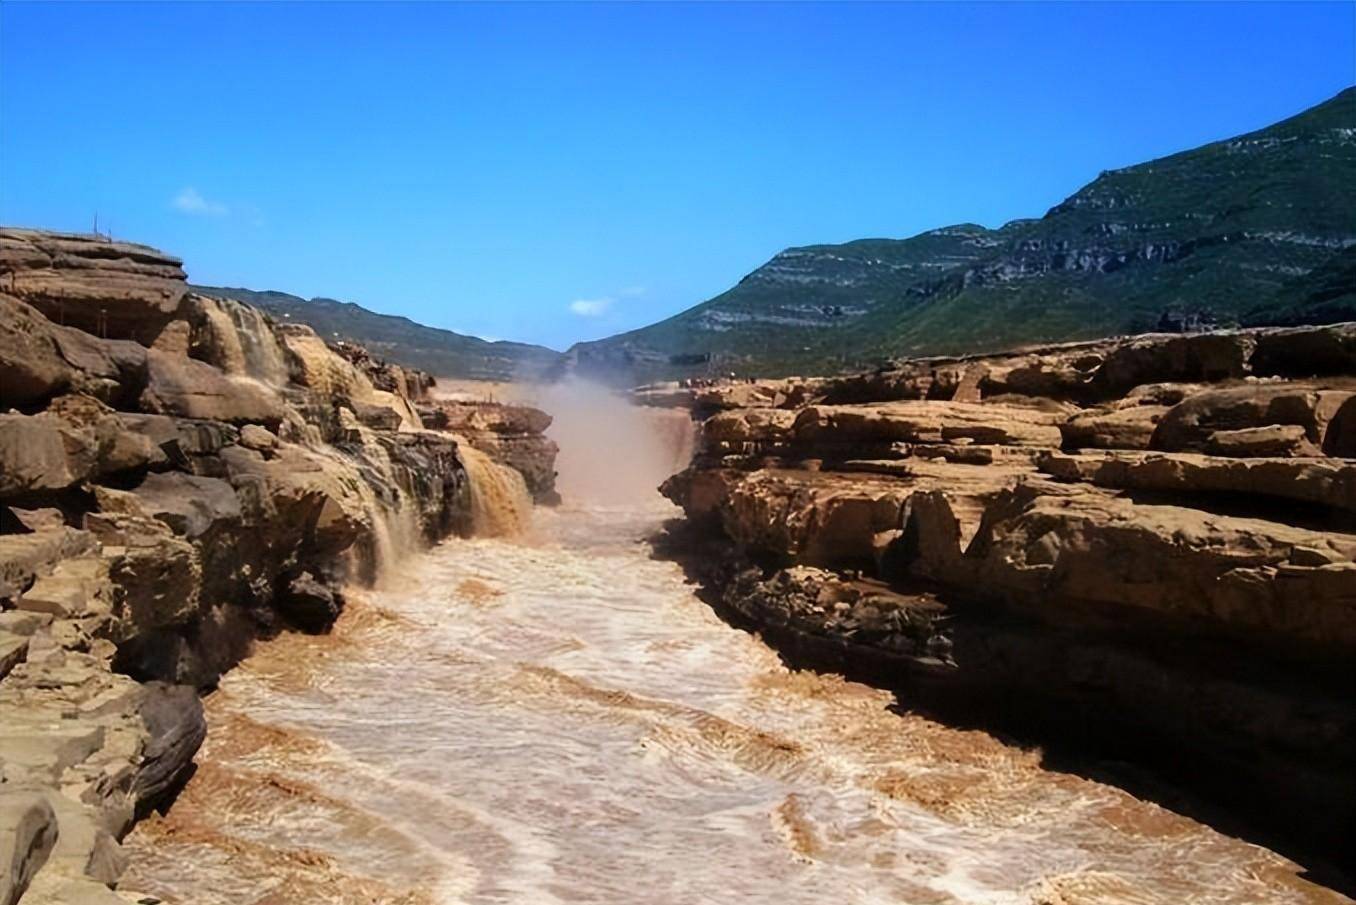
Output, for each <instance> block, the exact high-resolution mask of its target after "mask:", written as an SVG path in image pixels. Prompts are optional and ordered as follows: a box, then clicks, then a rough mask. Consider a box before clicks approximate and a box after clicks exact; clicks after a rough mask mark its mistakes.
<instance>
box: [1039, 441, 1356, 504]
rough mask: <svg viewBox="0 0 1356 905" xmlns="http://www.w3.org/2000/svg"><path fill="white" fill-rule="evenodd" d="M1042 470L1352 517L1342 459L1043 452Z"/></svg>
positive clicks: (1347, 468)
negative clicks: (1306, 505)
mask: <svg viewBox="0 0 1356 905" xmlns="http://www.w3.org/2000/svg"><path fill="white" fill-rule="evenodd" d="M1040 467H1041V469H1042V470H1043V471H1045V472H1046V473H1048V474H1051V475H1053V476H1055V477H1057V478H1060V479H1062V480H1070V481H1086V482H1088V483H1091V484H1096V485H1098V486H1100V487H1113V488H1120V489H1126V490H1149V491H1158V492H1163V493H1172V494H1177V495H1178V499H1179V500H1180V501H1181V502H1182V503H1183V504H1184V505H1185V504H1190V503H1191V502H1193V500H1192V495H1193V494H1234V495H1238V496H1249V497H1261V498H1265V499H1272V500H1294V501H1297V502H1303V503H1309V504H1314V505H1318V506H1325V507H1328V506H1330V507H1333V508H1336V509H1343V510H1346V511H1348V512H1356V463H1353V462H1351V461H1350V460H1342V459H1291V458H1280V459H1265V458H1247V459H1233V458H1224V457H1219V456H1203V455H1198V454H1194V453H1141V452H1116V453H1103V454H1100V455H1095V454H1089V455H1069V454H1065V453H1054V452H1052V453H1047V454H1045V455H1043V456H1042V457H1041V460H1040Z"/></svg>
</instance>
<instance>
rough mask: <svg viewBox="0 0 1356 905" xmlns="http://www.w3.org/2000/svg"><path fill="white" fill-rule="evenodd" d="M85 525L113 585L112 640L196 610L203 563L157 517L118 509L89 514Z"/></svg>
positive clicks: (182, 618) (186, 616) (184, 618)
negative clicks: (97, 545) (114, 619)
mask: <svg viewBox="0 0 1356 905" xmlns="http://www.w3.org/2000/svg"><path fill="white" fill-rule="evenodd" d="M85 527H86V529H87V530H88V531H89V532H90V533H91V534H93V535H94V536H95V537H97V538H98V539H99V541H100V543H102V545H103V549H102V556H103V557H104V558H105V559H107V560H108V567H109V579H110V581H111V582H112V584H113V586H114V589H115V595H114V599H115V611H114V612H115V615H116V617H117V623H116V624H115V628H114V630H113V639H114V640H115V641H121V640H125V639H128V638H131V637H133V636H134V635H136V634H138V633H140V632H146V631H149V630H151V629H154V628H159V627H162V626H167V625H176V624H180V623H183V622H185V621H187V620H188V619H190V618H192V617H193V615H194V614H195V613H196V612H197V607H198V589H199V588H200V587H201V583H202V566H201V564H200V562H199V559H198V554H197V551H196V550H194V548H193V546H192V545H191V544H189V543H188V542H187V541H185V540H182V539H180V538H178V537H175V536H174V534H173V532H172V531H171V530H170V528H169V527H168V526H167V525H166V524H164V523H163V522H161V521H158V520H156V519H153V518H149V517H147V516H138V515H128V514H122V513H97V514H96V513H88V514H86V515H85Z"/></svg>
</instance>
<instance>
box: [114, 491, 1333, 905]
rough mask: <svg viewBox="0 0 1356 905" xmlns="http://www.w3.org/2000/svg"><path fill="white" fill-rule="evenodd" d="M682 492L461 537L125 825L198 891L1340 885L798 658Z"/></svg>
mask: <svg viewBox="0 0 1356 905" xmlns="http://www.w3.org/2000/svg"><path fill="white" fill-rule="evenodd" d="M671 514H672V513H671V512H670V511H668V510H667V509H665V508H663V507H662V506H661V505H659V504H656V505H653V506H645V507H632V508H628V509H611V510H606V509H588V508H568V507H567V508H564V509H561V510H559V511H555V512H538V513H537V514H536V516H535V518H536V526H535V529H534V536H533V537H530V538H527V539H524V540H519V541H511V540H504V539H483V540H472V541H451V542H448V543H446V544H444V545H442V546H440V547H438V548H437V549H435V550H433V551H432V552H430V553H428V554H426V555H423V556H420V557H418V558H416V559H413V560H411V561H409V562H407V563H406V566H405V568H404V569H403V570H402V573H403V574H402V576H401V579H400V580H399V581H397V582H396V583H395V584H394V586H392V587H390V588H389V589H387V590H383V591H381V592H379V593H371V594H369V595H368V596H367V597H366V598H365V599H364V600H362V601H359V602H357V603H355V604H354V605H353V606H351V607H350V609H349V611H348V612H347V613H346V614H345V616H344V617H343V619H342V621H341V623H340V625H339V627H338V629H337V631H336V632H335V633H334V634H333V635H331V636H329V637H324V638H308V637H302V636H295V635H293V636H284V637H282V638H279V639H277V640H275V641H273V642H270V643H268V644H266V645H263V646H262V647H261V649H260V650H259V652H258V653H257V655H256V656H254V657H253V658H252V659H250V660H249V661H247V662H246V663H245V664H244V665H243V666H242V667H240V668H239V669H237V670H236V671H234V672H233V673H231V674H230V675H229V676H228V677H227V678H226V679H225V681H224V682H223V684H222V687H221V689H220V691H218V692H217V693H215V694H214V695H213V696H212V697H211V698H210V700H209V702H208V709H209V717H210V720H211V726H212V729H211V733H210V736H209V739H208V741H207V744H206V746H205V748H204V750H203V751H202V753H201V755H200V758H199V760H200V762H201V764H202V766H201V769H200V770H199V772H198V774H197V775H196V776H195V777H194V779H193V780H192V782H191V783H190V784H189V786H188V788H187V789H186V791H185V793H184V794H183V796H182V797H181V798H180V800H179V802H178V803H177V804H176V806H175V807H174V808H173V810H172V811H171V812H170V814H169V815H168V816H167V817H164V818H156V819H153V820H151V821H148V822H145V823H143V824H142V825H141V826H140V827H139V828H138V829H137V830H136V831H135V832H134V833H133V835H132V836H131V837H130V839H129V846H130V850H131V854H132V867H131V869H130V871H129V872H128V874H127V875H126V877H125V880H124V884H123V885H124V888H129V889H136V890H143V891H146V892H150V893H153V894H157V895H160V896H163V897H164V898H166V899H168V900H170V901H173V902H180V903H199V905H214V903H222V905H225V903H230V905H242V903H277V905H282V903H305V902H339V903H350V902H351V903H358V902H362V903H377V902H380V903H398V902H399V903H411V905H413V903H500V902H507V903H525V905H537V903H633V902H644V903H732V902H759V903H762V902H766V903H776V905H796V903H806V905H810V903H813V905H820V903H861V905H866V903H900V902H903V903H918V905H925V903H949V902H966V903H1046V905H1072V903H1099V905H1101V903H1105V905H1111V903H1143V905H1151V903H1163V905H1177V903H1185V902H1192V903H1215V902H1240V903H1241V902H1249V903H1251V902H1304V901H1314V902H1323V901H1336V899H1334V898H1331V897H1329V895H1328V894H1326V893H1323V892H1322V891H1319V890H1317V889H1316V888H1314V887H1311V886H1309V885H1308V884H1306V883H1304V882H1303V881H1301V880H1299V879H1297V878H1296V877H1295V876H1294V868H1293V866H1290V865H1288V864H1287V862H1285V861H1283V860H1282V859H1280V858H1279V857H1277V856H1275V855H1272V854H1270V853H1268V852H1266V851H1264V850H1261V849H1258V848H1254V847H1252V846H1248V845H1245V844H1242V843H1240V842H1236V841H1234V840H1231V839H1228V838H1225V837H1223V836H1220V835H1218V834H1216V833H1214V832H1212V831H1210V830H1208V829H1205V828H1203V827H1201V826H1200V825H1198V824H1195V823H1192V822H1191V821H1188V820H1186V819H1185V818H1181V817H1178V816H1175V815H1173V814H1171V813H1168V812H1166V811H1163V810H1160V809H1158V808H1157V807H1154V806H1152V805H1149V804H1146V803H1141V802H1138V801H1136V800H1134V799H1132V798H1130V797H1129V796H1128V795H1126V794H1124V793H1122V792H1119V791H1117V790H1114V789H1112V788H1109V787H1105V786H1100V785H1097V784H1094V783H1091V782H1088V781H1085V780H1081V779H1077V778H1074V777H1070V776H1066V775H1061V774H1056V773H1051V772H1048V771H1045V770H1043V769H1042V768H1041V767H1040V766H1039V757H1038V755H1037V754H1036V753H1033V752H1027V751H1022V750H1019V749H1015V748H1011V747H1007V746H1005V745H1003V744H1001V743H999V742H997V741H995V740H993V739H992V738H990V737H988V736H986V735H984V734H981V733H976V732H961V731H955V730H951V729H947V728H944V727H942V726H939V725H937V724H935V723H932V722H929V721H927V720H924V719H921V718H918V717H914V716H908V715H898V714H896V713H894V712H892V711H891V710H889V709H887V707H888V705H889V704H890V703H891V699H890V698H889V697H888V696H887V695H885V694H883V693H880V692H876V691H873V690H871V689H868V688H866V687H863V686H860V685H855V684H850V683H846V682H843V681H841V680H839V679H836V678H833V677H822V676H816V675H812V674H808V673H793V672H790V671H788V670H787V669H786V668H784V667H783V666H782V665H781V664H780V662H779V661H778V659H777V657H776V656H775V655H774V654H773V653H772V652H771V651H770V650H769V649H768V648H766V647H765V646H764V645H763V644H762V643H761V642H760V641H759V640H757V639H756V638H755V637H753V636H750V635H747V634H744V633H742V632H740V631H737V630H735V629H732V628H730V627H728V626H726V625H725V624H724V623H722V622H721V621H719V620H718V619H717V618H716V617H715V616H714V615H713V614H712V613H711V611H710V610H709V609H708V608H707V607H706V606H704V605H703V604H702V603H700V602H699V601H698V600H697V599H696V598H695V597H694V596H693V594H692V593H691V590H690V588H689V587H687V586H686V585H685V584H684V582H683V579H682V576H681V574H680V572H679V570H678V569H677V567H676V566H674V565H672V564H669V563H664V562H657V561H653V560H651V559H649V558H648V555H647V547H646V546H645V544H644V543H643V542H642V539H643V538H644V536H645V535H646V534H647V532H649V531H650V530H651V529H652V528H653V527H654V526H655V525H656V524H657V523H658V522H659V520H661V519H662V518H664V517H665V516H667V515H671Z"/></svg>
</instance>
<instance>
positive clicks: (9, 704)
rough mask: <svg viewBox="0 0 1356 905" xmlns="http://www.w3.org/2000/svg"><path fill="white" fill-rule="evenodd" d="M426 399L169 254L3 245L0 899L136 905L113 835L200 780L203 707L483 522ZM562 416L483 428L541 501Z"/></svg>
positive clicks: (507, 410)
mask: <svg viewBox="0 0 1356 905" xmlns="http://www.w3.org/2000/svg"><path fill="white" fill-rule="evenodd" d="M430 385H431V380H430V379H429V378H428V377H427V376H426V375H424V374H421V373H419V372H414V371H409V370H405V369H402V368H399V367H395V366H392V365H388V364H385V363H383V362H381V361H379V360H377V359H374V358H372V357H371V356H370V355H368V354H367V353H366V352H365V350H363V349H361V348H359V347H356V346H352V345H349V344H342V343H341V344H336V345H333V346H331V345H328V344H327V343H326V342H325V341H324V340H322V339H321V338H320V337H319V336H317V335H316V333H315V332H314V331H313V330H311V329H310V328H309V327H305V326H301V325H298V324H277V323H274V322H273V321H272V320H271V319H270V318H268V317H267V316H266V315H264V314H263V313H261V312H260V311H258V310H257V309H255V308H251V307H249V306H247V305H245V304H243V303H241V302H238V301H235V300H231V299H222V298H214V297H210V296H205V295H201V294H198V293H195V292H191V291H189V289H188V287H187V284H186V283H185V281H184V273H183V270H182V269H181V267H180V262H179V261H178V260H176V259H174V258H171V257H169V256H167V255H164V254H162V253H160V252H158V251H156V250H154V249H151V248H147V247H145V246H140V245H132V244H127V243H118V242H110V241H107V240H104V239H102V238H99V237H92V236H78V235H66V234H57V233H46V232H38V231H32V230H17V229H3V230H0V412H4V413H3V414H0V726H3V730H4V731H3V732H0V869H3V874H0V905H11V903H14V902H16V901H17V900H18V898H19V897H20V896H21V895H22V896H24V899H23V901H24V902H25V903H30V902H31V903H35V905H40V903H46V902H51V903H56V902H63V903H70V902H77V901H78V902H82V903H97V902H105V901H107V902H118V901H121V900H119V899H117V898H116V896H115V895H114V894H113V893H111V892H110V891H109V887H110V886H111V885H112V884H114V883H116V881H117V878H118V876H119V874H120V873H121V871H122V868H123V859H122V856H121V854H120V852H119V847H118V842H117V840H118V839H119V838H121V836H122V835H123V834H124V833H125V832H126V831H127V830H128V829H129V827H130V826H131V825H132V823H133V821H134V820H135V819H136V818H137V817H138V816H140V815H143V814H145V813H146V812H147V811H148V810H149V809H151V808H154V807H156V806H157V805H158V804H160V803H162V802H164V801H165V800H166V799H167V798H168V797H169V796H172V795H173V793H174V792H175V790H176V789H177V787H178V786H179V784H180V783H181V782H182V781H183V780H184V779H185V778H186V776H187V774H188V773H189V771H191V769H192V758H193V755H194V752H195V751H196V750H197V747H198V745H199V743H200V742H201V741H202V739H203V737H204V733H205V731H206V727H205V724H204V720H203V713H202V707H201V705H200V703H199V700H198V691H199V690H200V689H203V688H208V687H210V686H212V685H213V683H215V681H216V680H217V678H218V677H219V676H220V675H221V673H222V672H223V671H224V670H226V669H228V668H230V667H231V666H232V665H233V664H234V663H236V662H237V661H238V660H239V659H240V658H241V657H243V656H244V655H245V654H246V652H247V651H248V649H249V645H250V642H251V641H252V639H254V638H256V637H258V636H260V635H264V634H268V633H272V632H276V631H279V630H282V629H284V628H295V629H300V630H302V631H310V632H316V631H324V630H326V629H327V628H328V626H329V625H330V624H331V623H332V622H333V621H334V619H335V618H336V617H337V615H338V613H339V611H340V609H341V608H342V606H343V588H344V587H345V586H346V585H347V584H348V583H350V582H358V583H363V582H371V581H372V580H374V579H375V578H376V576H377V574H378V573H379V571H380V570H381V569H382V567H383V566H384V565H385V564H387V563H389V562H390V561H391V560H392V559H393V558H394V557H396V556H397V555H399V554H400V553H401V552H402V551H403V550H405V549H408V548H410V547H415V546H418V545H419V544H420V543H427V542H431V541H434V540H436V539H438V538H441V537H443V536H445V535H447V534H449V533H452V532H462V533H466V532H469V531H471V530H472V529H473V527H474V519H475V511H474V510H475V506H474V505H473V501H474V499H475V497H476V487H475V486H473V484H474V475H473V474H470V472H471V471H474V470H473V469H468V465H467V456H468V455H469V453H468V452H467V450H466V448H465V447H464V446H461V445H460V443H461V442H462V441H459V439H458V437H457V436H455V435H454V434H452V433H449V432H447V431H444V430H433V429H429V428H428V427H426V426H425V424H424V419H423V418H422V417H421V412H420V410H421V409H424V410H425V411H428V410H429V408H430V407H431V406H433V405H434V403H433V400H432V399H431V398H430V396H429V393H428V390H429V388H430ZM549 420H550V419H549V418H548V417H547V416H545V415H544V414H543V413H541V412H538V411H536V410H535V409H526V408H521V407H508V406H500V407H497V408H496V409H495V410H494V411H493V412H490V411H484V412H478V413H477V418H476V419H475V424H474V427H475V429H476V430H475V432H472V433H471V434H470V436H471V439H472V442H474V443H476V444H477V445H478V446H481V447H484V448H485V450H486V452H488V454H489V456H490V457H491V458H497V459H498V460H499V461H500V462H501V463H507V464H518V465H521V466H522V467H523V468H524V470H525V472H526V474H527V477H526V478H525V479H524V478H518V479H517V481H518V484H519V486H521V484H522V483H523V481H524V480H527V481H529V482H531V484H532V486H533V488H534V489H535V490H536V491H537V493H538V495H539V496H541V497H543V498H546V497H549V496H550V495H551V493H552V487H553V478H554V470H553V468H552V460H553V456H554V446H553V445H552V444H551V443H550V442H549V441H548V440H546V439H545V438H543V437H542V436H541V431H542V430H544V429H545V427H546V425H547V424H549ZM435 426H440V427H468V426H469V425H466V424H463V423H462V422H461V421H456V422H455V423H454V422H453V420H446V421H444V422H442V423H440V424H437V425H435ZM485 436H490V437H493V438H496V440H495V442H489V441H487V440H486V439H485ZM476 456H477V457H479V456H480V453H476ZM476 461H477V462H481V461H482V460H481V459H479V458H477V460H476ZM478 467H479V466H478ZM495 467H499V466H495ZM482 470H483V468H482ZM25 891H26V893H25Z"/></svg>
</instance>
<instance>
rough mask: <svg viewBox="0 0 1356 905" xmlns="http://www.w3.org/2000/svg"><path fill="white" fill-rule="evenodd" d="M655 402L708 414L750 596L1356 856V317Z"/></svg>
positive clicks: (696, 502)
mask: <svg viewBox="0 0 1356 905" xmlns="http://www.w3.org/2000/svg"><path fill="white" fill-rule="evenodd" d="M637 398H638V399H639V400H640V401H643V402H650V403H657V404H664V405H673V404H681V405H687V406H688V407H690V408H692V409H693V410H694V411H695V412H697V415H698V417H699V418H702V419H703V424H702V430H701V440H700V448H699V451H698V454H697V457H696V459H695V460H694V462H693V464H692V466H691V467H689V468H688V469H687V470H686V471H684V472H682V473H680V474H678V475H675V476H674V477H672V478H671V479H669V481H668V482H666V483H665V485H664V487H663V492H664V493H665V494H666V495H667V496H669V497H670V498H671V499H672V500H674V501H675V502H677V503H678V504H679V505H681V506H682V507H683V508H684V510H685V511H686V514H687V516H688V520H689V522H690V523H692V524H693V526H694V530H693V531H692V532H688V533H689V534H696V535H700V533H701V532H700V531H697V530H696V528H695V526H696V525H698V524H700V525H704V526H707V527H706V528H705V529H703V530H706V531H708V532H709V533H712V534H717V535H718V536H719V537H720V538H721V540H720V541H719V542H718V543H716V544H715V545H712V544H711V543H710V542H709V541H707V542H704V546H703V548H702V551H703V554H704V555H702V556H693V557H691V561H692V562H693V566H692V568H694V569H695V570H696V571H697V573H698V576H699V578H700V579H701V580H703V581H704V582H705V583H706V584H707V586H708V588H709V589H710V590H711V591H712V592H713V594H715V595H716V599H717V600H718V605H719V608H720V609H721V610H722V611H723V612H724V613H725V614H726V615H727V616H728V617H729V618H731V619H733V620H736V621H738V622H740V623H741V624H747V625H750V626H752V627H755V628H757V629H758V630H760V631H763V632H764V633H765V634H766V636H767V637H768V638H769V640H771V641H773V642H774V643H777V644H779V645H780V646H781V647H782V648H783V649H784V650H785V651H787V652H788V653H789V654H791V655H793V656H796V657H801V658H804V659H806V660H807V661H808V662H811V663H816V664H828V665H829V666H831V667H832V668H835V669H839V670H843V671H846V672H848V673H850V674H853V675H859V676H863V677H866V678H869V679H871V680H873V681H876V682H878V683H882V684H886V685H888V686H890V687H893V688H896V689H898V690H899V693H900V697H901V702H902V703H903V705H904V706H909V707H914V706H917V707H924V708H929V709H935V710H936V711H937V712H939V713H941V714H943V715H951V716H955V717H960V718H963V719H965V720H971V719H981V720H984V721H986V722H988V723H990V724H992V725H995V726H997V727H1000V728H1005V729H1008V730H1011V731H1017V732H1019V733H1021V734H1022V736H1023V737H1024V738H1027V739H1030V740H1032V741H1036V742H1042V743H1046V742H1048V743H1056V744H1059V743H1067V742H1070V741H1072V744H1073V745H1074V746H1075V747H1078V746H1080V745H1081V746H1083V748H1084V749H1085V750H1095V751H1096V752H1098V755H1097V756H1105V757H1110V758H1113V759H1115V760H1118V761H1130V762H1139V763H1148V764H1150V765H1151V766H1153V767H1155V768H1157V769H1160V770H1161V771H1162V773H1163V774H1166V775H1168V776H1170V777H1175V778H1176V779H1178V780H1179V781H1181V782H1182V784H1183V785H1185V786H1188V787H1193V788H1195V789H1196V791H1198V792H1200V793H1201V794H1202V795H1204V796H1205V797H1207V798H1208V797H1212V796H1213V797H1215V798H1216V799H1222V800H1224V801H1225V802H1227V803H1228V805H1229V806H1230V807H1232V808H1235V809H1237V810H1244V811H1248V812H1249V815H1250V819H1255V820H1256V821H1257V823H1256V825H1259V826H1262V827H1264V828H1266V829H1268V830H1271V831H1274V832H1275V833H1276V834H1279V836H1280V837H1282V838H1283V839H1284V838H1289V839H1290V840H1291V841H1294V840H1296V839H1301V840H1303V841H1302V842H1300V843H1297V844H1298V845H1299V846H1300V848H1301V849H1304V850H1307V851H1308V852H1310V853H1311V854H1312V852H1314V851H1316V850H1322V852H1323V854H1324V855H1326V856H1333V857H1341V858H1345V857H1349V854H1350V853H1349V852H1344V851H1343V850H1342V849H1341V846H1342V844H1343V843H1341V842H1340V841H1338V840H1342V839H1349V838H1350V834H1351V831H1352V829H1353V809H1354V808H1356V779H1354V778H1353V774H1352V772H1351V769H1350V765H1351V764H1352V763H1354V762H1356V700H1354V699H1353V696H1352V687H1353V674H1352V663H1353V662H1354V660H1353V657H1354V656H1356V509H1354V508H1353V507H1356V430H1353V423H1354V422H1356V324H1342V325H1336V326H1331V327H1325V328H1294V329H1264V330H1253V331H1239V332H1232V333H1217V334H1202V335H1191V336H1148V337H1138V338H1134V339H1129V340H1119V341H1104V342H1092V343H1078V344H1070V345H1063V346H1051V347H1046V348H1038V349H1033V350H1029V351H1023V352H1016V353H1011V354H1004V355H992V356H976V357H966V358H937V359H923V360H915V361H907V362H903V363H899V364H895V365H892V366H890V367H888V368H883V369H881V370H878V371H875V372H872V373H868V374H861V375H856V376H850V377H842V378H826V379H815V380H783V381H769V382H761V383H727V384H705V385H698V386H691V385H686V386H680V385H676V384H667V385H659V386H651V387H646V388H642V390H640V391H639V392H638V393H637ZM712 529H714V530H712Z"/></svg>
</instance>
